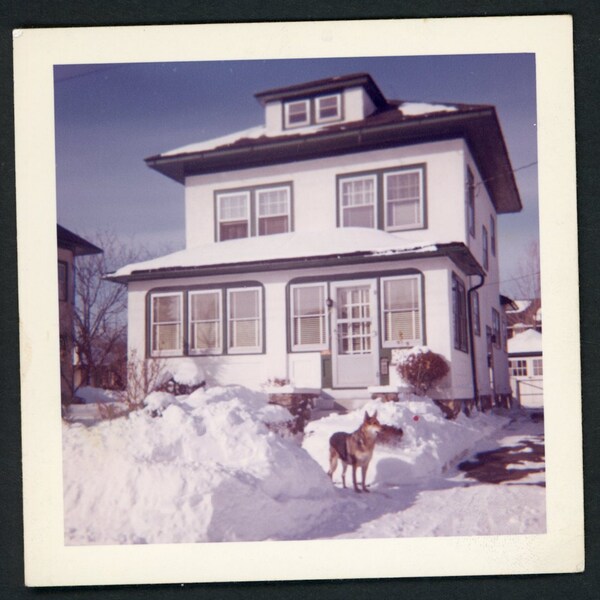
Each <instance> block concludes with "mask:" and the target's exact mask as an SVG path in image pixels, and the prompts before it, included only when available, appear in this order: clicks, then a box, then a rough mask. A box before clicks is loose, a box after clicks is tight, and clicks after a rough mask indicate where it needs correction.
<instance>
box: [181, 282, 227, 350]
mask: <svg viewBox="0 0 600 600" xmlns="http://www.w3.org/2000/svg"><path fill="white" fill-rule="evenodd" d="M207 294H217V295H218V307H219V318H218V321H217V322H218V333H219V338H218V339H219V345H218V346H217V347H216V348H206V349H204V350H202V349H194V348H193V344H194V335H193V331H192V326H193V324H194V323H196V322H198V323H212V322H214V321H212V320H204V321H194V320H193V319H192V304H193V302H192V296H200V295H207ZM187 317H188V318H187V332H188V354H189V355H190V356H203V355H206V354H223V290H221V289H219V288H217V289H210V290H190V291H188V315H187Z"/></svg>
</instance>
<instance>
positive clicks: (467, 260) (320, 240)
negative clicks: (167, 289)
mask: <svg viewBox="0 0 600 600" xmlns="http://www.w3.org/2000/svg"><path fill="white" fill-rule="evenodd" d="M435 256H446V257H449V258H450V259H451V260H452V261H454V262H455V263H456V264H457V265H458V266H459V267H460V268H461V269H462V270H463V271H464V272H465V273H466V274H467V275H474V274H480V273H481V267H480V266H479V264H478V263H477V261H476V259H475V258H474V257H473V255H472V254H471V253H470V251H469V249H468V248H467V247H466V246H465V245H464V244H462V243H460V242H454V243H450V244H431V243H428V242H423V243H418V242H414V241H407V240H402V239H401V238H399V237H397V236H395V235H393V234H390V233H386V232H384V231H380V230H378V229H368V228H363V227H346V228H338V229H333V230H328V231H309V232H294V233H281V234H276V235H269V236H261V237H251V238H243V239H237V240H228V241H225V242H214V243H210V244H202V245H199V246H195V247H192V248H188V249H185V250H181V251H179V252H174V253H172V254H168V255H166V256H162V257H159V258H155V259H152V260H148V261H144V262H140V263H133V264H130V265H126V266H124V267H122V268H120V269H118V270H117V271H115V272H114V273H112V274H110V275H108V276H107V278H108V279H111V280H112V281H118V282H121V283H125V282H127V281H134V280H150V279H160V278H166V277H169V278H171V277H190V276H203V275H209V274H210V275H214V274H236V273H248V272H250V271H252V270H254V271H269V270H286V269H291V268H299V269H302V268H315V267H318V266H319V267H320V266H334V265H337V266H339V265H352V264H359V263H369V262H378V263H380V262H385V261H388V260H390V261H391V260H408V259H414V258H430V257H435Z"/></svg>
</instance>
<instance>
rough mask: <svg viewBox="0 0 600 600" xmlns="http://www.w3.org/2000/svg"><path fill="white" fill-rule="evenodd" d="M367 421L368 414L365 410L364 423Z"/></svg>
mask: <svg viewBox="0 0 600 600" xmlns="http://www.w3.org/2000/svg"><path fill="white" fill-rule="evenodd" d="M368 420H369V413H368V412H367V411H366V410H365V423H366V422H367V421H368Z"/></svg>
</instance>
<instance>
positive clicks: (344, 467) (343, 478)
mask: <svg viewBox="0 0 600 600" xmlns="http://www.w3.org/2000/svg"><path fill="white" fill-rule="evenodd" d="M347 468H348V463H346V462H344V461H342V485H343V486H344V488H345V487H346V469H347Z"/></svg>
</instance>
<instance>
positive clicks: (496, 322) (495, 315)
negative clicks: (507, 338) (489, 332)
mask: <svg viewBox="0 0 600 600" xmlns="http://www.w3.org/2000/svg"><path fill="white" fill-rule="evenodd" d="M492 329H493V334H494V340H495V341H494V345H495V346H496V347H498V348H500V347H501V346H502V338H501V332H500V313H499V312H498V311H497V310H496V309H495V308H492Z"/></svg>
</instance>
